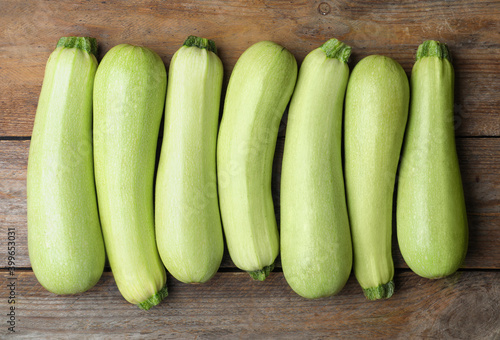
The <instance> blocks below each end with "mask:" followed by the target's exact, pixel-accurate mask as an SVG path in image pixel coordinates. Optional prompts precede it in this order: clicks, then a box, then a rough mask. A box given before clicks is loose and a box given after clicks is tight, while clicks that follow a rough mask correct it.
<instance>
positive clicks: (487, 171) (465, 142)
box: [0, 138, 500, 269]
mask: <svg viewBox="0 0 500 340" xmlns="http://www.w3.org/2000/svg"><path fill="white" fill-rule="evenodd" d="M29 143H30V142H29V141H5V140H4V141H0V146H1V147H0V222H1V228H2V229H1V231H0V232H1V233H2V234H1V235H2V236H1V239H2V241H3V242H5V240H6V238H5V236H4V235H6V228H7V227H15V228H16V233H17V241H18V245H19V246H18V248H17V261H18V262H17V265H18V266H20V267H29V266H30V262H29V258H28V249H27V226H26V168H27V161H28V151H29ZM283 147H284V139H283V138H279V139H278V143H277V146H276V153H275V160H274V167H273V170H274V173H273V181H272V190H273V198H274V202H275V207H276V215H277V217H278V220H279V185H280V179H281V159H282V156H283ZM457 148H458V154H459V160H460V168H461V171H462V177H463V182H464V191H465V197H466V203H467V212H468V216H469V229H470V238H469V239H470V244H469V251H468V254H467V257H466V261H465V264H464V267H465V268H478V269H500V247H499V240H500V227H499V226H500V176H499V174H500V163H499V162H498V159H500V139H498V138H458V139H457ZM395 232H396V231H395V228H394V231H393V233H395ZM0 246H1V245H0ZM393 254H394V261H395V266H396V268H405V267H406V264H405V263H404V261H403V259H402V258H401V254H400V253H399V249H398V246H397V243H396V238H395V237H394V242H393ZM221 266H222V268H235V266H234V264H233V263H232V261H231V260H230V258H229V256H228V253H227V250H226V253H225V256H224V259H223V262H222V265H221ZM277 266H278V267H279V266H280V263H279V261H278V263H277Z"/></svg>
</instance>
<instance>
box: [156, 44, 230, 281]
mask: <svg viewBox="0 0 500 340" xmlns="http://www.w3.org/2000/svg"><path fill="white" fill-rule="evenodd" d="M222 76H223V67H222V62H221V61H220V59H219V57H218V56H217V54H216V50H215V43H213V41H210V40H207V39H203V38H198V37H192V36H191V37H189V38H188V39H187V40H186V42H185V43H184V46H182V47H181V48H180V49H179V50H178V51H177V52H176V53H175V54H174V56H173V58H172V61H171V62H170V72H169V84H168V88H167V99H166V107H165V128H164V137H163V143H162V148H161V156H160V163H159V166H158V173H157V177H156V193H155V195H156V204H155V219H156V239H157V244H158V250H159V252H160V255H161V258H162V260H163V263H164V264H165V266H166V267H167V270H168V271H169V272H170V273H171V274H172V275H173V276H174V277H175V278H176V279H178V280H179V281H182V282H185V283H202V282H206V281H207V280H209V279H210V278H211V277H212V276H213V275H214V274H215V273H216V272H217V269H218V268H219V265H220V262H221V260H222V255H223V253H224V239H223V236H222V225H221V218H220V213H219V199H218V194H217V176H216V167H215V159H216V145H217V129H218V125H219V105H220V96H221V89H222Z"/></svg>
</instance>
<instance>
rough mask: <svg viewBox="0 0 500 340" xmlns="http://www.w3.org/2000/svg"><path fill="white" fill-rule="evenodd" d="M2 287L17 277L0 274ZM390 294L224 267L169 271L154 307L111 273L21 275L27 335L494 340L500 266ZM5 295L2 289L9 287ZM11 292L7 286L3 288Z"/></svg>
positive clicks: (405, 285)
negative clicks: (317, 287) (303, 284)
mask: <svg viewBox="0 0 500 340" xmlns="http://www.w3.org/2000/svg"><path fill="white" fill-rule="evenodd" d="M2 274H3V275H2V280H1V281H0V282H1V284H2V286H6V285H7V284H8V283H9V282H10V281H11V278H10V277H8V275H6V273H5V271H3V272H2ZM396 274H397V275H396V277H395V282H396V286H397V290H396V292H395V294H394V296H393V297H392V298H390V299H388V300H385V301H366V300H365V298H364V296H363V294H362V293H361V288H360V287H359V286H358V284H357V282H356V279H355V278H354V277H353V276H351V278H350V279H349V281H348V283H347V285H346V287H345V288H344V289H343V290H342V291H341V292H340V293H339V294H338V295H336V296H334V297H329V298H324V299H320V300H315V301H311V300H306V299H303V298H301V297H299V296H298V295H296V294H295V293H294V292H293V291H292V290H291V289H290V288H289V287H288V286H287V284H286V281H285V279H284V277H283V274H282V273H271V275H270V276H269V277H268V279H267V280H266V281H265V282H257V281H253V280H252V279H251V278H250V277H249V276H248V275H247V274H246V273H217V274H216V276H215V277H214V278H212V280H210V281H209V282H207V283H206V284H203V285H188V284H183V283H180V282H179V281H177V280H175V279H173V278H171V277H170V276H169V277H168V288H169V292H170V295H169V296H168V297H167V299H166V300H165V301H164V302H163V303H162V304H161V305H160V306H157V308H153V309H151V310H149V311H147V312H146V311H142V310H139V309H138V308H137V307H135V306H133V305H130V304H129V303H127V302H126V301H124V300H123V299H122V298H121V296H120V293H119V292H118V290H117V289H116V285H115V281H114V279H113V276H112V274H111V273H108V272H107V273H104V275H103V276H102V278H101V280H100V281H99V283H98V284H97V286H95V287H94V288H91V289H90V290H89V291H87V292H85V293H83V294H76V295H71V296H57V295H54V294H52V293H49V292H47V291H46V290H45V289H44V288H43V287H42V286H40V284H39V283H38V282H37V280H36V278H35V276H34V275H33V273H32V272H24V271H23V272H20V273H18V275H17V285H18V289H19V292H20V293H19V296H18V301H19V303H18V304H17V307H18V308H19V311H20V312H19V313H20V320H19V330H20V334H24V335H26V336H27V337H32V338H41V337H46V336H48V335H50V338H51V339H52V338H65V337H67V336H68V335H72V336H73V337H76V338H81V337H89V336H107V337H110V336H111V337H123V336H126V337H130V338H143V337H149V338H161V337H165V338H195V337H199V338H203V339H205V338H206V339H219V338H226V339H233V338H246V337H249V338H273V339H310V338H313V337H314V338H346V337H350V338H386V339H388V338H400V339H408V338H432V339H442V338H454V339H458V338H460V339H497V338H498V336H500V331H499V329H498V322H499V321H500V319H499V315H498V305H499V304H500V273H499V272H481V271H477V272H476V271H474V272H470V271H465V272H459V273H457V274H455V275H453V276H451V277H448V278H446V279H442V280H434V281H429V280H426V279H423V278H420V277H418V276H417V275H415V274H413V273H411V272H409V271H403V272H398V273H396ZM2 292H4V291H2ZM0 298H1V299H3V300H6V299H7V296H6V294H5V293H2V294H1V295H0Z"/></svg>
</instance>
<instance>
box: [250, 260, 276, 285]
mask: <svg viewBox="0 0 500 340" xmlns="http://www.w3.org/2000/svg"><path fill="white" fill-rule="evenodd" d="M273 269H274V263H273V264H271V265H269V266H265V267H264V268H262V269H261V270H255V271H253V272H248V274H250V276H251V277H252V278H253V279H254V280H258V281H264V280H265V279H266V278H267V277H268V276H269V274H270V273H271V272H272V271H273Z"/></svg>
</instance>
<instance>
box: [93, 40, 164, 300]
mask: <svg viewBox="0 0 500 340" xmlns="http://www.w3.org/2000/svg"><path fill="white" fill-rule="evenodd" d="M166 83H167V75H166V71H165V65H164V64H163V62H162V60H161V59H160V57H159V56H158V55H157V54H156V53H155V52H153V51H151V50H149V49H147V48H145V47H139V46H132V45H128V44H122V45H118V46H115V47H113V48H112V49H111V50H109V51H108V53H106V55H105V56H104V58H103V59H102V61H101V64H100V65H99V68H98V69H97V73H96V76H95V84H94V160H95V179H96V188H97V198H98V202H99V213H100V217H101V224H102V231H103V235H104V242H105V245H106V251H107V254H108V259H109V263H110V266H111V270H112V271H113V276H114V278H115V280H116V284H117V285H118V289H119V290H120V292H121V294H122V295H123V297H124V298H125V299H126V300H127V301H129V302H130V303H133V304H137V305H139V307H140V308H143V309H149V308H151V307H152V306H154V305H156V304H158V303H159V302H160V301H161V300H162V299H163V298H164V297H165V296H166V295H167V286H166V273H165V268H164V267H163V264H162V262H161V259H160V256H159V254H158V250H157V249H156V241H155V231H154V211H153V180H154V170H155V158H156V144H157V139H158V132H159V128H160V121H161V117H162V113H163V105H164V102H165V91H166Z"/></svg>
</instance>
